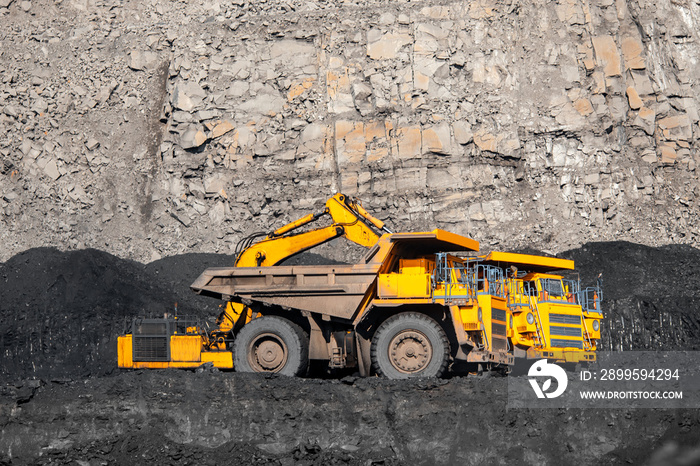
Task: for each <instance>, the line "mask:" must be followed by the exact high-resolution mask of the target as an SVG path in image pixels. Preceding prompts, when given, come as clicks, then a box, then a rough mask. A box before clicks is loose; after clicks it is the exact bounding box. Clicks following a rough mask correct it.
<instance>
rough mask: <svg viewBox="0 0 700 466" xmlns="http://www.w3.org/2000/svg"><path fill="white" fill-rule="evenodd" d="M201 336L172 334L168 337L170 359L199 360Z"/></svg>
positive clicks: (175, 360) (177, 360)
mask: <svg viewBox="0 0 700 466" xmlns="http://www.w3.org/2000/svg"><path fill="white" fill-rule="evenodd" d="M201 352H202V337H200V336H199V335H173V336H171V337H170V360H171V361H173V362H197V363H199V362H200V361H201V357H200V354H201Z"/></svg>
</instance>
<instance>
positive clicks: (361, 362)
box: [355, 331, 372, 377]
mask: <svg viewBox="0 0 700 466" xmlns="http://www.w3.org/2000/svg"><path fill="white" fill-rule="evenodd" d="M371 344H372V342H371V340H369V339H367V338H364V337H363V336H361V335H360V332H359V331H356V332H355V347H356V348H357V368H358V370H359V371H360V375H361V376H362V377H369V375H370V372H371V370H372V359H371V356H370V347H371Z"/></svg>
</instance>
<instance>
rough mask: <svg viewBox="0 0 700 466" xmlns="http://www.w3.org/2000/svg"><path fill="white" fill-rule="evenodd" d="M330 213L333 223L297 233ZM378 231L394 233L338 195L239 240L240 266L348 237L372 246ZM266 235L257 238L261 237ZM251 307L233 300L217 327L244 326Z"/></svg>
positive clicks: (220, 332)
mask: <svg viewBox="0 0 700 466" xmlns="http://www.w3.org/2000/svg"><path fill="white" fill-rule="evenodd" d="M326 216H329V217H330V218H331V220H332V224H331V225H327V226H321V227H318V228H312V229H310V230H307V231H304V232H301V233H297V232H296V230H298V229H299V228H301V227H303V226H305V225H309V224H311V223H313V222H316V221H318V220H319V219H321V218H324V217H326ZM377 231H380V232H385V233H392V232H391V231H390V230H389V229H388V228H387V227H386V226H385V224H384V222H382V221H381V220H379V219H377V218H375V217H373V216H372V215H371V214H370V213H369V212H367V211H366V210H365V209H364V208H363V207H362V205H361V204H360V202H359V201H358V200H356V199H354V198H350V197H347V196H345V195H344V194H340V193H338V194H336V195H335V196H333V197H331V198H330V199H328V201H326V205H325V208H324V209H323V211H321V212H318V213H315V214H309V215H306V216H304V217H302V218H300V219H299V220H296V221H294V222H291V223H288V224H287V225H284V226H283V227H280V228H278V229H276V230H275V231H273V232H271V233H256V234H253V235H251V236H248V237H246V238H244V239H243V240H241V241H240V242H239V243H238V246H237V248H236V263H235V266H236V267H265V266H271V265H277V264H279V263H280V262H282V261H283V260H285V259H287V258H289V257H291V256H294V255H295V254H299V253H301V252H304V251H306V250H308V249H311V248H313V247H316V246H319V245H321V244H323V243H326V242H328V241H330V240H332V239H335V238H339V237H341V236H342V237H345V238H346V239H347V240H349V241H352V242H353V243H356V244H359V245H360V246H363V247H366V248H370V247H372V246H374V245H375V244H376V243H377V241H378V240H379V237H380V235H379V234H378V233H377ZM261 237H262V238H263V239H261V240H258V241H256V240H257V239H258V238H261ZM251 317H252V315H251V310H250V309H249V308H248V307H246V306H245V305H243V304H239V303H232V302H229V303H227V304H226V307H225V309H224V311H223V312H222V313H221V315H220V316H219V319H218V320H217V324H218V325H219V328H218V329H217V330H216V333H217V334H218V335H223V334H226V333H228V332H230V331H231V330H234V329H236V328H239V327H241V326H242V325H243V324H245V323H247V322H248V321H249V320H250V319H251Z"/></svg>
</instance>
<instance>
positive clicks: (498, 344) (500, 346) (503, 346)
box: [491, 338, 508, 351]
mask: <svg viewBox="0 0 700 466" xmlns="http://www.w3.org/2000/svg"><path fill="white" fill-rule="evenodd" d="M491 346H493V350H494V351H501V350H503V351H506V350H508V341H507V340H506V339H505V338H494V339H493V344H492V345H491Z"/></svg>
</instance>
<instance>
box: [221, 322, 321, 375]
mask: <svg viewBox="0 0 700 466" xmlns="http://www.w3.org/2000/svg"><path fill="white" fill-rule="evenodd" d="M308 365H309V338H308V337H307V336H306V333H304V331H303V330H302V329H301V327H299V326H298V325H297V324H295V323H293V322H290V321H288V320H287V319H284V318H282V317H277V316H264V317H259V318H257V319H253V320H252V321H251V322H249V323H248V324H246V325H245V326H244V327H243V328H242V329H241V331H240V332H238V335H237V336H236V340H235V341H234V342H233V367H234V369H235V370H236V371H237V372H273V373H277V374H281V375H288V376H296V375H304V374H305V373H306V371H307V369H308Z"/></svg>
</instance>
